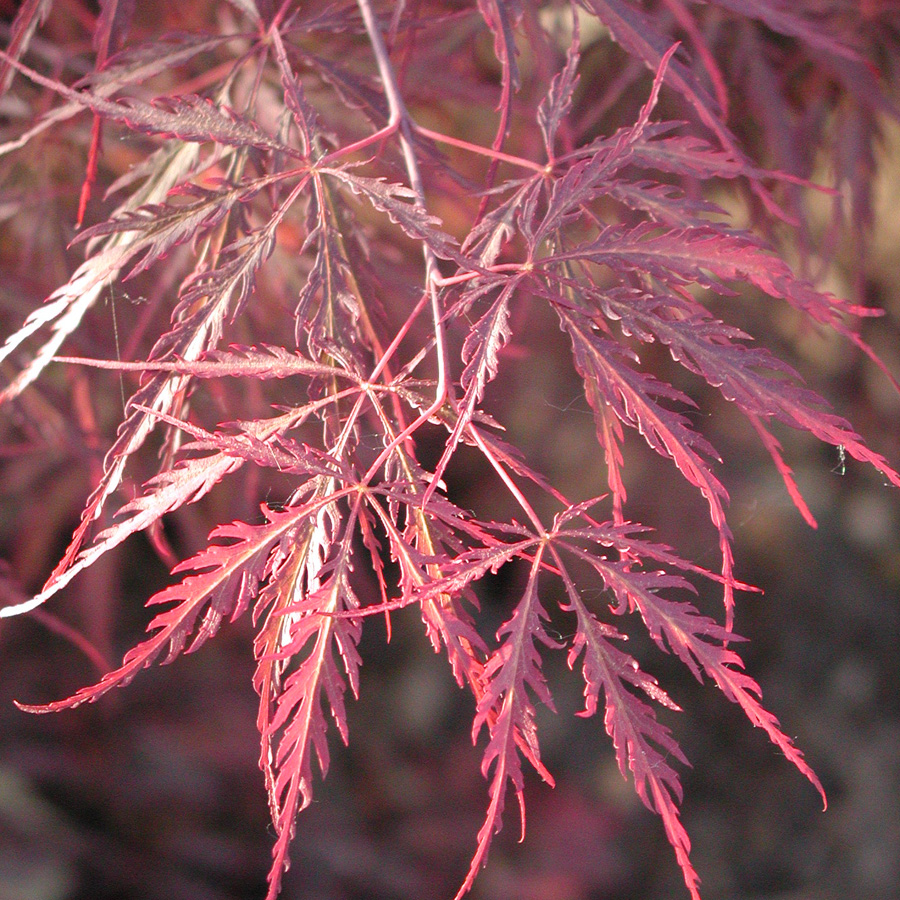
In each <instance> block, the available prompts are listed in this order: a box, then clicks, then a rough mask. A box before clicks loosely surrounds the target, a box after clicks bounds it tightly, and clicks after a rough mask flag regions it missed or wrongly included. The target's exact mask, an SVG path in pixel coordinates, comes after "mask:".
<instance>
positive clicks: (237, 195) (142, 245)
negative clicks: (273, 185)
mask: <svg viewBox="0 0 900 900" xmlns="http://www.w3.org/2000/svg"><path fill="white" fill-rule="evenodd" d="M261 188H262V185H261V184H259V183H256V184H251V185H242V186H232V185H219V186H218V187H215V188H206V187H202V186H201V185H196V184H186V185H183V186H182V187H181V189H180V190H179V193H180V194H182V195H184V196H187V197H191V198H193V199H192V200H190V201H188V202H186V203H184V202H183V203H164V204H153V205H148V206H142V207H140V208H139V209H136V210H125V211H123V212H122V213H121V214H120V215H118V216H116V217H115V218H113V219H109V220H108V221H106V222H101V223H100V224H99V225H93V226H92V227H90V228H86V229H84V231H82V232H81V233H80V234H79V235H78V237H77V238H76V240H77V241H87V240H91V239H93V238H97V237H105V236H106V235H111V234H127V235H128V239H127V241H123V247H122V254H121V256H120V258H119V260H117V264H118V265H119V267H120V268H124V267H125V265H127V263H128V261H129V260H131V259H132V258H133V257H135V256H138V255H141V256H140V259H138V261H137V262H136V263H135V264H134V265H133V266H132V268H131V270H130V271H129V273H128V275H127V277H128V278H132V277H134V276H135V275H137V274H139V273H140V272H143V271H145V270H146V269H148V268H149V267H150V266H151V265H153V263H155V262H156V261H157V260H159V259H161V258H162V257H164V256H166V254H168V253H169V251H170V250H171V249H172V248H173V247H175V246H177V245H179V244H183V243H184V242H185V241H189V240H193V239H194V238H196V237H197V236H199V235H200V234H202V233H203V232H205V231H209V230H210V229H212V228H215V227H216V225H218V224H220V223H221V222H222V221H223V220H224V219H225V218H226V217H227V216H228V214H229V213H230V212H231V209H232V207H233V206H234V205H235V204H236V203H240V202H247V201H248V200H250V199H251V198H252V197H253V196H254V195H255V194H256V193H258V192H259V190H260V189H261Z"/></svg>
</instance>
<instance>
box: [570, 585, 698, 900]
mask: <svg viewBox="0 0 900 900" xmlns="http://www.w3.org/2000/svg"><path fill="white" fill-rule="evenodd" d="M565 580H566V590H567V593H568V595H569V599H570V604H569V606H568V607H567V608H568V609H570V610H571V611H572V612H574V613H575V614H576V617H577V622H578V628H577V631H576V633H575V637H574V638H573V641H572V645H571V647H570V649H569V655H568V664H569V668H573V667H574V666H575V663H576V661H577V659H578V657H579V656H581V655H582V653H583V654H584V658H583V661H582V675H583V677H584V698H585V705H584V710H583V712H581V713H579V715H581V716H592V715H594V714H595V713H596V711H597V707H598V705H599V697H600V692H601V691H602V692H603V698H604V708H605V712H604V717H603V722H604V726H605V727H606V732H607V734H608V735H609V736H610V739H611V740H612V742H613V747H614V748H615V751H616V762H617V763H618V765H619V770H620V771H621V773H622V776H623V777H626V774H627V771H628V770H629V769H630V770H631V773H632V775H633V776H634V787H635V790H636V791H637V794H638V796H639V797H640V798H641V800H642V801H643V803H644V804H645V806H647V808H648V809H650V810H652V811H653V812H656V813H657V814H658V815H659V816H660V817H661V818H662V820H663V825H664V827H665V830H666V836H667V837H668V839H669V843H670V844H671V845H672V847H673V849H674V850H675V856H676V859H677V861H678V864H679V866H680V867H681V870H682V873H683V874H684V880H685V884H686V885H687V888H688V890H689V891H690V893H691V897H692V898H693V900H699V896H700V895H699V893H698V885H699V881H700V879H699V878H698V877H697V873H696V871H695V870H694V867H693V865H692V864H691V862H690V856H689V854H690V849H691V845H690V841H689V839H688V836H687V833H686V832H685V830H684V826H683V825H682V824H681V821H680V817H679V811H678V804H679V803H680V802H681V799H682V793H683V792H682V786H681V781H680V779H679V777H678V773H677V772H676V771H675V769H674V768H673V766H672V764H671V760H673V759H674V760H678V761H679V762H681V763H683V764H685V765H687V762H688V761H687V759H686V757H685V756H684V753H683V752H682V750H681V748H680V747H679V746H678V744H677V742H676V741H675V739H674V738H673V737H672V734H671V732H670V730H669V729H668V728H666V727H665V726H664V725H662V724H661V723H660V722H659V720H658V719H657V718H656V715H655V713H654V710H653V708H652V707H651V706H650V705H649V704H648V703H646V702H645V701H644V700H642V699H641V698H640V697H637V696H635V694H634V693H633V692H632V691H631V690H629V689H628V686H629V685H630V686H633V687H636V688H638V689H639V690H641V691H643V693H644V694H646V695H647V696H648V697H650V698H651V699H652V700H655V701H656V702H657V703H660V704H662V705H663V706H666V707H668V708H669V709H674V710H678V708H679V707H678V706H677V705H676V704H675V703H674V702H673V701H672V700H671V699H670V698H669V696H668V695H667V694H666V692H665V691H663V690H662V688H660V687H659V685H658V683H657V681H656V679H654V678H652V677H651V676H649V675H647V674H646V673H645V672H643V671H641V669H640V668H639V666H638V664H637V661H636V660H635V659H634V657H632V656H630V655H629V654H627V653H625V652H623V651H622V650H620V649H619V648H618V647H616V646H614V645H613V644H612V643H611V642H612V641H613V640H615V641H620V640H623V639H624V638H625V636H624V635H622V634H621V633H620V632H618V631H616V629H615V628H613V627H612V626H610V625H606V624H604V623H602V622H600V621H599V620H598V619H596V618H595V617H594V616H593V615H592V614H591V612H590V611H589V610H588V609H587V608H586V607H585V605H584V604H583V603H582V601H581V599H580V598H579V596H578V592H577V590H576V588H575V586H574V584H573V583H572V582H571V580H570V579H569V578H568V576H566V577H565Z"/></svg>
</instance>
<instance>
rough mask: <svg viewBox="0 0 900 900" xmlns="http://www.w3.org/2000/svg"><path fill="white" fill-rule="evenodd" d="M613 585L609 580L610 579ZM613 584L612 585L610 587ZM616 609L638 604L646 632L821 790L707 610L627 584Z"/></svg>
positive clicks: (730, 638) (728, 635) (732, 637)
mask: <svg viewBox="0 0 900 900" xmlns="http://www.w3.org/2000/svg"><path fill="white" fill-rule="evenodd" d="M611 586H612V585H611ZM613 589H614V590H615V588H613ZM622 595H623V596H622V597H621V598H620V608H619V611H624V608H623V607H622V600H623V599H624V600H625V602H626V603H627V606H626V607H625V608H627V609H630V610H635V609H636V610H637V611H638V612H639V613H640V615H641V618H642V619H643V620H644V624H645V625H646V626H647V630H648V631H649V633H650V636H651V637H652V638H653V640H654V641H656V643H657V644H658V645H659V646H660V647H662V648H663V649H666V645H668V647H669V648H671V650H672V651H673V652H674V653H675V655H676V656H678V658H679V659H680V660H681V661H682V662H683V663H684V664H685V665H686V666H687V667H688V668H689V669H690V670H691V672H692V673H693V674H694V676H695V677H696V678H697V679H698V680H701V673H702V672H705V673H706V674H707V676H708V677H710V678H712V679H713V681H714V682H715V683H716V685H717V686H718V687H719V688H720V689H721V690H722V692H723V693H724V694H725V696H726V697H727V698H728V699H729V700H730V701H731V702H732V703H736V704H737V705H738V706H740V707H741V709H742V710H743V711H744V713H745V715H746V716H747V718H748V719H749V720H750V721H751V722H752V723H753V724H754V725H755V726H757V727H758V728H762V729H763V730H764V731H765V732H766V734H767V735H768V736H769V739H770V740H771V741H772V743H773V744H775V745H776V746H777V747H778V748H779V750H781V752H782V753H784V755H785V756H786V757H787V758H788V759H789V760H790V761H791V762H792V763H793V764H794V765H795V766H796V767H797V769H798V770H799V771H800V772H802V773H803V774H804V775H805V776H806V777H807V778H808V779H809V781H810V782H811V783H812V784H813V785H814V786H815V788H816V790H817V791H818V792H819V793H820V794H821V796H822V800H823V802H824V801H825V792H824V790H823V788H822V785H821V783H820V782H819V779H818V778H817V777H816V774H815V773H814V772H813V771H812V769H811V768H810V767H809V765H808V763H807V762H806V760H805V759H804V758H803V754H802V753H801V752H800V750H798V749H797V747H796V746H795V745H794V743H793V741H791V739H790V738H789V737H788V736H787V735H786V734H784V732H782V731H781V728H780V726H779V724H778V719H776V718H775V716H774V715H772V713H770V712H768V711H767V710H766V709H764V708H763V707H762V705H761V703H760V702H759V701H760V698H761V697H762V692H761V691H760V688H759V685H758V684H757V683H756V682H755V681H754V680H753V679H752V678H750V677H749V676H748V675H746V674H744V672H743V671H741V670H742V669H743V663H742V662H741V659H740V657H739V656H738V655H737V653H735V651H734V650H732V649H730V648H729V647H728V646H727V643H728V642H730V641H734V640H735V639H738V640H740V638H737V636H736V635H735V634H734V633H733V632H732V631H731V630H730V629H726V628H723V627H722V626H721V625H719V624H718V623H717V622H715V621H714V620H713V619H710V618H709V617H708V616H704V615H701V614H700V613H698V612H697V610H696V608H695V607H694V606H692V605H691V604H690V603H686V602H683V601H674V600H669V599H666V598H665V597H663V596H661V595H660V594H658V593H656V592H655V591H653V590H643V589H637V590H635V589H628V590H627V591H623V592H622Z"/></svg>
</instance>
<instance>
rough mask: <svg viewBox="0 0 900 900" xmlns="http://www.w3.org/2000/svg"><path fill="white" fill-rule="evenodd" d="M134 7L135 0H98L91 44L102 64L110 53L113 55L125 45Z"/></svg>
mask: <svg viewBox="0 0 900 900" xmlns="http://www.w3.org/2000/svg"><path fill="white" fill-rule="evenodd" d="M134 7H135V0H100V15H99V16H98V18H97V25H96V27H95V29H94V38H93V44H94V50H95V51H96V52H97V55H98V57H99V58H100V59H101V60H103V61H104V62H105V61H106V58H107V57H108V56H109V54H110V53H115V51H116V50H118V49H119V48H120V47H121V46H122V44H124V43H125V39H126V38H127V37H128V30H129V29H130V27H131V20H132V17H133V16H134Z"/></svg>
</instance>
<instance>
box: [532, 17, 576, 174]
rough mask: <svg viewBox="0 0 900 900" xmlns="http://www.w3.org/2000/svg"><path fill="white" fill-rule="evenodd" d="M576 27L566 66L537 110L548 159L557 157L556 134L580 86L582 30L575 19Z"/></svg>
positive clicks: (553, 81)
mask: <svg viewBox="0 0 900 900" xmlns="http://www.w3.org/2000/svg"><path fill="white" fill-rule="evenodd" d="M574 24H575V27H574V28H573V30H572V42H571V44H569V48H568V50H567V51H566V64H565V66H564V67H563V68H562V70H561V71H560V72H558V73H557V74H556V75H554V76H553V80H552V81H551V82H550V89H549V90H548V91H547V96H546V97H544V99H543V100H542V101H541V104H540V106H538V110H537V123H538V127H539V128H540V129H541V136H542V137H543V139H544V150H545V151H546V153H547V158H548V159H553V158H554V156H555V155H556V154H555V152H554V147H555V145H556V134H557V132H558V131H559V127H560V125H561V124H562V122H563V120H564V119H565V117H566V115H567V114H568V112H569V110H570V109H571V108H572V96H573V94H574V93H575V87H576V86H577V84H578V63H579V62H580V60H581V54H580V53H579V52H578V48H579V45H580V37H581V35H580V29H579V28H578V18H577V16H576V17H575V19H574Z"/></svg>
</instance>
